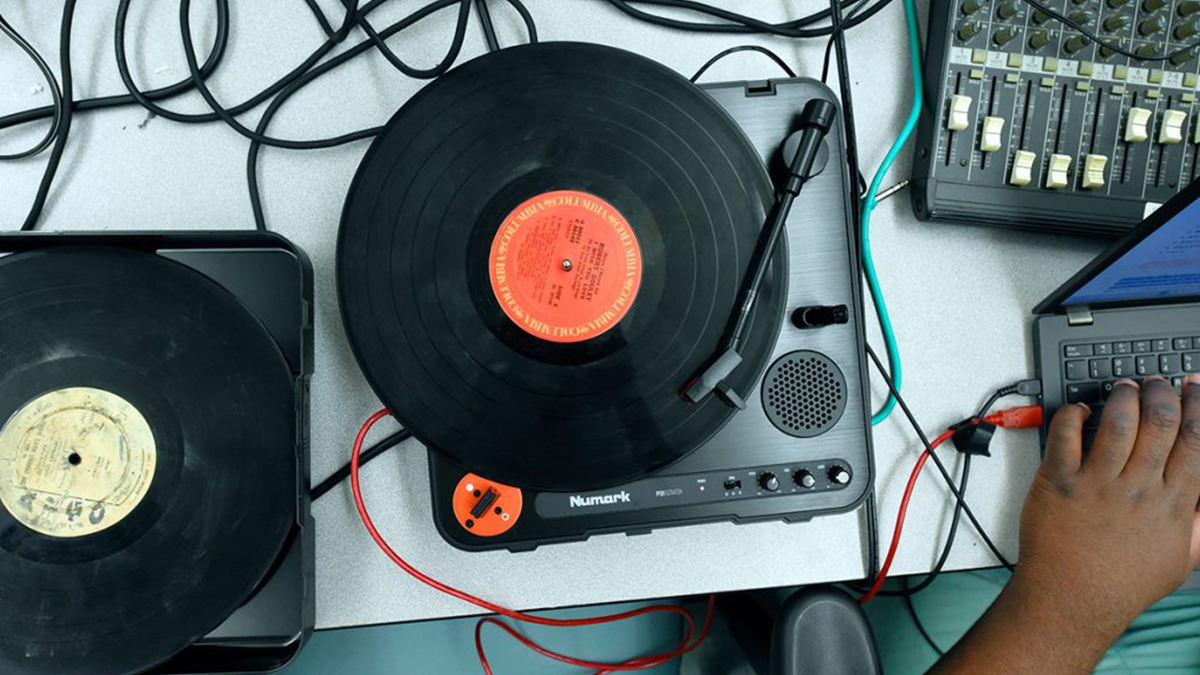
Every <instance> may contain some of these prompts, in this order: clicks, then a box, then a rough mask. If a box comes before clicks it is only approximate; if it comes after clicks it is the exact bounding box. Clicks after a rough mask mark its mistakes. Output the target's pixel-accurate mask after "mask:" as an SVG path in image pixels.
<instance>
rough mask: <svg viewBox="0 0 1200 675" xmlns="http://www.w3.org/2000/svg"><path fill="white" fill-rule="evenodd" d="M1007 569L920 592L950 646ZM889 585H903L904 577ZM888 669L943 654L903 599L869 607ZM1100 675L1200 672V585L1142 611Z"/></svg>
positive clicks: (897, 673)
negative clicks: (932, 645)
mask: <svg viewBox="0 0 1200 675" xmlns="http://www.w3.org/2000/svg"><path fill="white" fill-rule="evenodd" d="M1007 581H1008V573H1007V572H1005V571H1003V570H988V571H982V572H959V573H956V574H946V575H942V576H941V577H939V578H938V580H937V581H936V582H935V583H934V584H933V585H932V586H930V587H929V588H928V589H926V590H925V591H923V592H922V593H919V594H917V595H916V596H914V597H913V602H914V606H915V607H916V610H917V613H918V615H919V616H920V617H921V623H922V624H924V625H925V628H926V630H927V631H929V634H930V635H931V636H932V637H933V639H934V641H935V642H937V644H938V646H939V647H941V648H942V649H943V650H948V649H949V648H950V647H951V646H953V645H954V643H955V642H957V641H958V640H959V639H960V638H961V637H962V636H963V635H964V634H965V633H966V632H967V630H968V629H970V627H971V625H972V624H974V623H975V621H976V620H977V619H978V618H979V617H980V616H982V615H983V612H984V611H985V610H986V609H987V608H988V607H989V606H990V605H991V604H992V601H994V600H995V599H996V596H997V595H998V594H999V593H1000V590H1001V589H1002V588H1003V587H1004V584H1005V583H1006V582H1007ZM889 588H900V585H899V583H896V584H891V583H890V582H889ZM867 616H868V617H869V618H870V620H871V626H872V629H873V630H874V631H875V638H876V642H877V644H878V645H879V653H880V658H881V660H882V661H883V667H884V672H885V673H887V675H920V674H921V673H924V672H925V671H926V670H928V669H929V668H930V667H931V666H933V664H934V663H935V662H936V661H937V654H935V653H934V651H933V649H932V648H930V647H929V645H927V644H926V643H925V640H924V639H922V638H921V634H920V633H919V632H917V629H916V627H915V625H914V624H913V621H912V618H911V616H910V615H909V613H908V610H907V609H906V608H905V606H904V600H903V599H901V598H889V597H878V598H876V599H875V600H873V601H872V602H871V603H870V604H869V605H868V606H867ZM1095 672H1096V673H1097V675H1134V674H1135V673H1136V674H1138V675H1142V674H1145V673H1153V674H1154V675H1182V674H1183V673H1187V674H1188V675H1197V674H1200V591H1180V592H1178V593H1175V594H1174V595H1171V596H1169V597H1167V598H1165V599H1164V600H1162V601H1161V602H1159V603H1157V604H1155V605H1154V606H1153V607H1151V608H1150V609H1149V610H1147V611H1146V613H1145V614H1143V615H1142V616H1140V617H1138V619H1137V620H1136V621H1134V622H1133V625H1132V626H1130V627H1129V630H1128V631H1127V632H1126V633H1125V635H1124V636H1122V637H1121V639H1120V640H1118V641H1117V643H1116V644H1115V645H1113V648H1112V649H1110V650H1109V652H1108V654H1107V655H1105V657H1104V659H1103V660H1102V661H1101V662H1100V664H1099V666H1097V668H1096V671H1095Z"/></svg>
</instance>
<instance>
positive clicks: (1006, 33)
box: [992, 27, 1017, 47]
mask: <svg viewBox="0 0 1200 675" xmlns="http://www.w3.org/2000/svg"><path fill="white" fill-rule="evenodd" d="M1015 37H1017V29H1016V28H1012V27H1005V28H1001V29H1000V30H998V31H996V34H995V35H993V36H992V42H995V43H996V46H997V47H1003V46H1004V45H1006V44H1008V43H1010V42H1012V41H1013V38H1015Z"/></svg>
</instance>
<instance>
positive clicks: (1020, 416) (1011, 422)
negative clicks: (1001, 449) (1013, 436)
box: [983, 405, 1045, 429]
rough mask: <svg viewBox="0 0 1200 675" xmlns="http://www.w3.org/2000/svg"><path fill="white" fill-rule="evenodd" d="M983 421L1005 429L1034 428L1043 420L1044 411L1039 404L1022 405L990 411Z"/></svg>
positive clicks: (1040, 424)
mask: <svg viewBox="0 0 1200 675" xmlns="http://www.w3.org/2000/svg"><path fill="white" fill-rule="evenodd" d="M983 421H984V422H987V423H988V424H995V425H996V426H998V427H1005V428H1007V429H1035V428H1037V427H1040V426H1042V424H1043V423H1044V422H1045V413H1043V412H1042V406H1040V405H1024V406H1020V407H1017V408H1008V409H1006V410H1001V411H1000V412H996V413H992V414H991V415H988V416H987V417H985V418H983Z"/></svg>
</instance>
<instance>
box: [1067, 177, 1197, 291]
mask: <svg viewBox="0 0 1200 675" xmlns="http://www.w3.org/2000/svg"><path fill="white" fill-rule="evenodd" d="M1188 295H1192V296H1194V295H1200V200H1197V201H1193V202H1192V203H1191V204H1189V205H1187V206H1186V207H1184V208H1183V210H1181V211H1180V212H1179V213H1177V214H1176V215H1175V217H1173V218H1171V219H1170V220H1168V221H1167V222H1165V223H1163V224H1162V225H1160V226H1159V227H1158V228H1157V229H1156V230H1155V231H1154V232H1151V233H1150V235H1149V236H1147V237H1146V238H1145V239H1143V240H1142V241H1140V242H1138V243H1137V244H1135V245H1134V246H1133V247H1132V248H1130V249H1129V250H1128V251H1126V252H1125V253H1124V254H1123V255H1121V256H1120V257H1119V258H1117V259H1115V260H1113V261H1112V263H1111V264H1109V265H1108V267H1106V268H1105V269H1103V270H1101V271H1100V272H1099V273H1098V274H1096V276H1094V277H1092V279H1091V280H1090V281H1088V282H1087V283H1085V284H1084V285H1083V286H1081V287H1080V288H1079V289H1078V290H1076V291H1075V293H1073V294H1072V295H1071V296H1070V297H1068V298H1067V299H1066V301H1065V302H1064V304H1068V305H1085V304H1099V303H1106V302H1114V301H1129V300H1151V299H1155V298H1174V297H1179V296H1188Z"/></svg>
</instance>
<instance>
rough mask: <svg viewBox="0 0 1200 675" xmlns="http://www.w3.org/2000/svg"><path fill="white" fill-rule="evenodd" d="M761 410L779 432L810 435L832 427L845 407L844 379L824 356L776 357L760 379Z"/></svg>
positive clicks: (799, 353) (808, 353)
mask: <svg viewBox="0 0 1200 675" xmlns="http://www.w3.org/2000/svg"><path fill="white" fill-rule="evenodd" d="M762 403H763V409H764V410H766V412H767V418H768V419H770V420H771V423H772V424H774V425H775V426H776V427H777V428H778V429H779V430H780V431H782V432H783V433H785V434H788V435H790V436H796V437H798V438H811V437H813V436H820V435H821V434H823V433H825V432H826V431H829V430H830V429H831V428H833V425H835V424H837V422H838V420H839V419H841V417H842V413H843V412H844V411H845V410H846V378H845V377H844V376H843V375H842V371H841V369H840V368H838V367H837V364H836V363H834V362H833V361H832V360H830V358H829V357H828V356H825V355H824V354H821V353H819V352H813V351H797V352H790V353H788V354H784V355H783V356H781V357H779V359H778V360H777V361H775V363H772V364H771V367H770V368H769V369H767V374H766V376H764V378H763V387H762Z"/></svg>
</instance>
